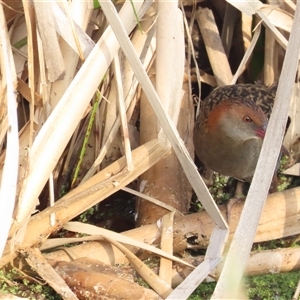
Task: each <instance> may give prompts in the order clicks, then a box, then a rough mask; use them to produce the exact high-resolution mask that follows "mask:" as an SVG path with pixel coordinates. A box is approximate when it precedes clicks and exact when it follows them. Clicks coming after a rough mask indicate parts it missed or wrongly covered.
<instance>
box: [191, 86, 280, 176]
mask: <svg viewBox="0 0 300 300" xmlns="http://www.w3.org/2000/svg"><path fill="white" fill-rule="evenodd" d="M276 88H277V86H276V85H272V86H270V87H267V86H265V85H263V84H235V85H228V86H223V87H218V88H216V89H214V90H213V91H212V92H211V93H210V94H209V95H208V96H207V97H206V98H205V99H204V100H203V103H202V105H201V109H200V114H199V116H198V117H197V119H196V122H195V128H194V146H195V152H196V155H197V156H198V158H199V159H200V161H201V162H202V163H203V164H204V165H205V166H206V167H207V168H209V169H212V170H213V171H215V172H218V173H220V174H222V175H225V176H230V177H234V178H236V179H238V180H241V181H246V182H251V180H252V177H253V174H254V171H255V168H256V165H257V161H258V157H259V154H260V150H261V147H262V143H263V138H264V136H265V132H266V129H267V125H268V118H269V116H270V114H271V112H272V108H273V104H274V99H275V93H276Z"/></svg>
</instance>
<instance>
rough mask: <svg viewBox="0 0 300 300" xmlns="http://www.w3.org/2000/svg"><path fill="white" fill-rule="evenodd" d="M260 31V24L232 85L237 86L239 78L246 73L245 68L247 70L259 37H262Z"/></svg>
mask: <svg viewBox="0 0 300 300" xmlns="http://www.w3.org/2000/svg"><path fill="white" fill-rule="evenodd" d="M260 30H261V25H260V24H259V25H258V26H257V27H256V29H255V32H254V35H253V38H252V40H251V43H250V45H249V47H248V49H247V51H246V52H245V54H244V57H243V59H242V61H241V63H240V65H239V67H238V69H237V71H236V73H235V74H234V76H233V77H232V80H231V82H230V84H235V83H236V81H237V80H238V78H239V76H240V75H241V74H242V73H243V72H244V70H245V68H246V65H247V63H248V61H249V59H250V57H251V55H252V52H253V49H254V47H255V45H256V43H257V40H258V38H259V35H260Z"/></svg>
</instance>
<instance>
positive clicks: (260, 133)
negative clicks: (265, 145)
mask: <svg viewBox="0 0 300 300" xmlns="http://www.w3.org/2000/svg"><path fill="white" fill-rule="evenodd" d="M266 129H267V125H265V126H264V127H262V128H259V129H257V130H255V132H256V135H257V136H258V137H260V138H261V139H263V138H264V137H265V134H266ZM281 153H282V154H284V155H286V156H287V157H290V152H289V150H288V149H287V148H286V147H285V146H284V145H282V146H281Z"/></svg>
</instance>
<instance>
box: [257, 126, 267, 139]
mask: <svg viewBox="0 0 300 300" xmlns="http://www.w3.org/2000/svg"><path fill="white" fill-rule="evenodd" d="M255 132H256V135H257V136H258V137H260V138H261V139H263V138H264V137H265V134H266V130H265V128H259V129H256V130H255Z"/></svg>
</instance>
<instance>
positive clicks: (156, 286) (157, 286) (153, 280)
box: [105, 236, 172, 298]
mask: <svg viewBox="0 0 300 300" xmlns="http://www.w3.org/2000/svg"><path fill="white" fill-rule="evenodd" d="M105 239H106V240H107V241H109V242H110V243H111V244H113V245H114V246H115V247H117V248H118V249H119V250H120V251H122V252H123V253H124V254H125V255H126V257H127V258H128V260H129V261H130V263H131V265H132V266H133V267H134V268H135V270H136V271H137V272H138V273H139V274H140V276H141V277H142V278H143V279H144V280H145V281H146V282H147V283H148V284H149V285H150V286H151V287H152V288H153V290H154V291H155V292H156V293H157V294H158V295H160V296H161V297H163V298H165V297H166V296H168V295H169V294H170V293H171V292H172V289H171V288H170V287H169V286H168V285H167V284H166V283H165V282H164V281H163V280H161V279H160V278H159V277H158V276H157V275H156V274H155V273H154V272H153V271H152V270H151V269H149V268H148V267H147V266H146V265H145V264H144V263H143V262H142V261H141V260H140V259H139V258H137V257H136V256H135V255H134V254H132V252H131V251H129V250H128V249H127V248H126V247H125V246H123V245H122V244H120V243H119V242H116V241H115V240H113V239H111V238H110V237H108V236H106V237H105Z"/></svg>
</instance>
